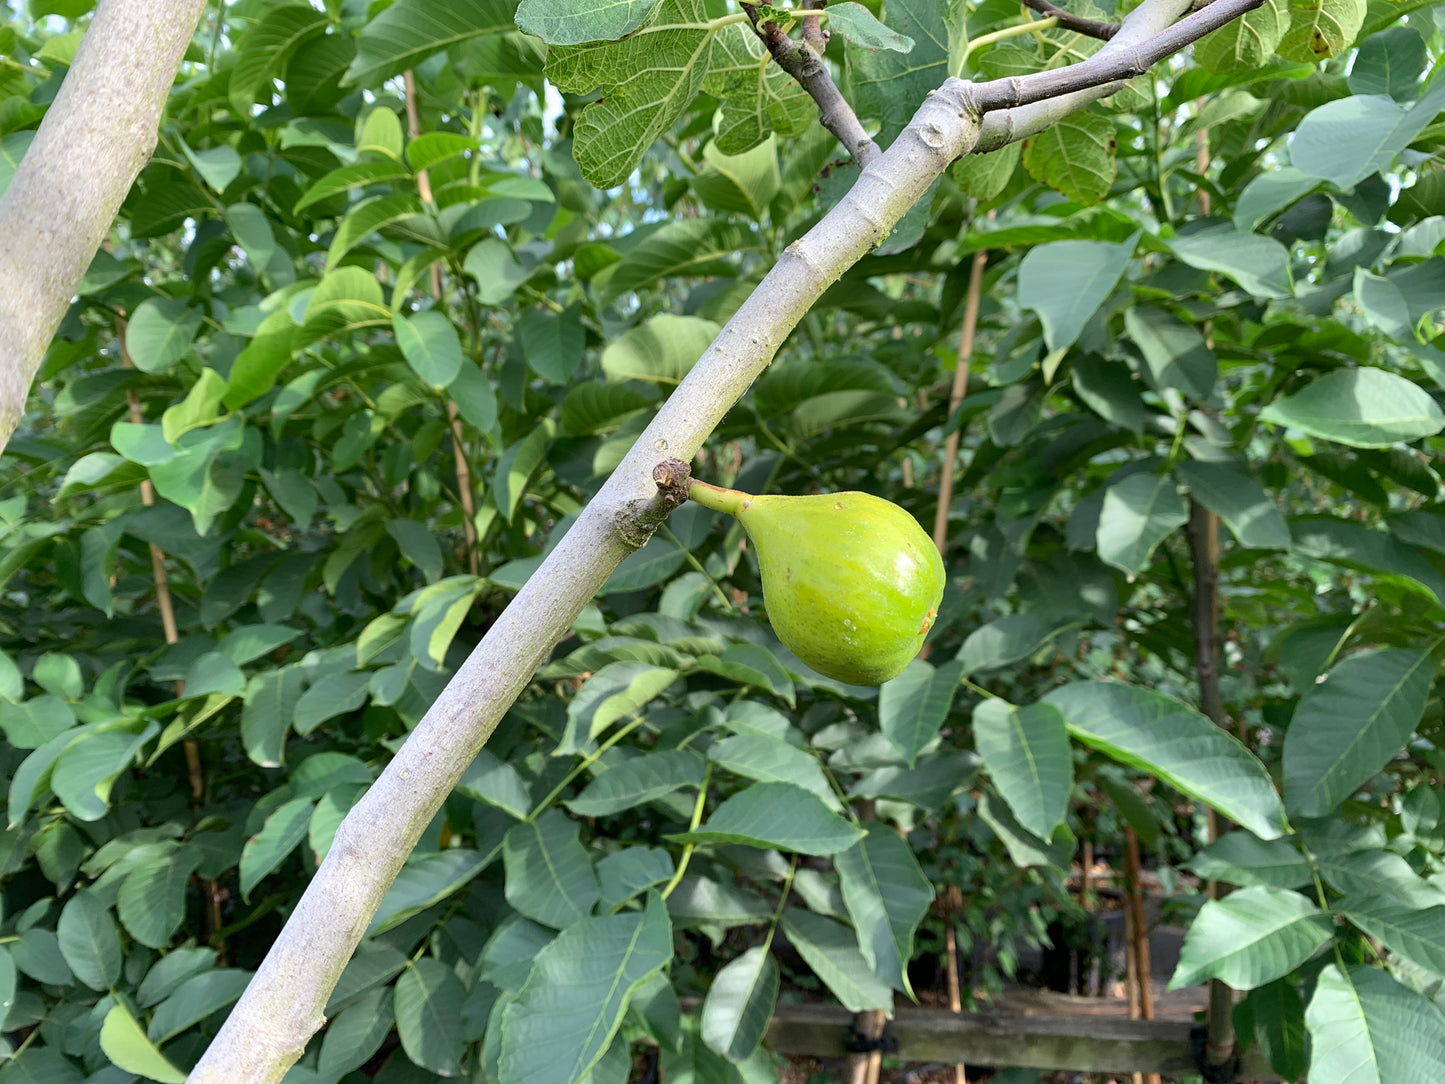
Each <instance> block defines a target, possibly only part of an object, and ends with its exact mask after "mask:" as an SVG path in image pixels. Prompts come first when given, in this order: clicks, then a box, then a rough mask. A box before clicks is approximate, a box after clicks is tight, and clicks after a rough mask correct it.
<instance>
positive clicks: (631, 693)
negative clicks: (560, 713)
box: [557, 661, 678, 754]
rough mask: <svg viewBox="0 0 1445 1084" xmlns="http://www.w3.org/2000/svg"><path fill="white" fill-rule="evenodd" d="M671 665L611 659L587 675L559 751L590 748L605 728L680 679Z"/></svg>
mask: <svg viewBox="0 0 1445 1084" xmlns="http://www.w3.org/2000/svg"><path fill="white" fill-rule="evenodd" d="M677 676H678V672H677V671H676V670H673V669H671V668H670V667H662V666H651V665H649V664H647V663H643V662H633V661H623V662H614V663H609V664H608V665H606V666H604V667H602V669H600V670H598V671H597V672H596V673H594V674H593V675H592V676H591V677H590V678H588V679H587V681H586V683H585V684H584V685H583V686H582V688H581V689H580V690H579V691H578V693H577V695H576V696H575V697H574V698H573V700H572V702H571V703H570V704H568V705H567V730H566V733H565V735H564V737H563V739H562V742H561V743H560V744H559V745H558V747H557V751H558V753H559V754H560V753H572V752H578V751H581V750H584V749H588V748H591V746H592V743H593V742H594V741H595V740H596V739H597V738H598V737H599V736H600V735H601V734H602V732H603V731H604V730H606V729H607V728H608V727H610V726H611V725H612V724H613V723H615V722H617V721H618V720H620V719H626V718H628V717H630V716H631V715H632V714H633V713H635V712H636V711H638V710H639V709H640V708H642V707H643V705H645V704H647V703H648V702H650V701H651V700H653V699H655V698H656V697H657V696H659V695H660V694H661V693H662V692H663V690H664V689H666V688H667V687H668V686H669V685H671V684H672V683H673V682H674V681H676V680H677Z"/></svg>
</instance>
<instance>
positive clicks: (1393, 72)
mask: <svg viewBox="0 0 1445 1084" xmlns="http://www.w3.org/2000/svg"><path fill="white" fill-rule="evenodd" d="M1427 61H1428V57H1427V55H1426V52H1425V42H1424V40H1423V39H1422V38H1421V37H1420V33H1419V31H1418V30H1416V29H1415V27H1414V26H1396V27H1392V28H1390V29H1389V30H1386V31H1384V32H1383V33H1380V34H1372V35H1370V36H1369V37H1366V38H1364V39H1363V40H1361V41H1360V43H1359V52H1358V53H1356V54H1355V62H1354V63H1353V64H1351V65H1350V90H1351V91H1352V92H1353V93H1355V94H1357V95H1364V94H1384V95H1388V96H1389V97H1391V98H1394V99H1395V100H1396V101H1399V102H1404V101H1409V100H1410V99H1411V98H1413V97H1414V96H1415V90H1416V87H1417V86H1418V84H1419V82H1420V73H1421V72H1423V71H1424V70H1425V64H1426V63H1427Z"/></svg>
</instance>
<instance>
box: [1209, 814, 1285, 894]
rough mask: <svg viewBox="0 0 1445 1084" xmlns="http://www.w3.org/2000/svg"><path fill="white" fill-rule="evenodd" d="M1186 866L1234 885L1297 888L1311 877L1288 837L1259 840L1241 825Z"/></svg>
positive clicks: (1210, 878) (1216, 879)
mask: <svg viewBox="0 0 1445 1084" xmlns="http://www.w3.org/2000/svg"><path fill="white" fill-rule="evenodd" d="M1189 868H1190V869H1192V870H1193V871H1194V872H1195V873H1197V874H1199V876H1201V877H1204V878H1206V879H1208V880H1213V881H1225V882H1227V883H1229V884H1234V885H1262V886H1265V887H1268V888H1299V887H1301V886H1302V885H1307V884H1309V883H1310V881H1311V879H1312V873H1311V869H1310V864H1309V860H1308V859H1307V858H1305V856H1304V855H1302V854H1300V852H1299V848H1298V847H1296V846H1295V844H1294V842H1293V841H1292V837H1288V836H1287V837H1284V838H1282V839H1271V840H1263V839H1260V838H1259V837H1258V836H1257V835H1255V834H1254V833H1253V832H1248V831H1245V830H1244V829H1242V828H1241V829H1237V830H1235V831H1233V832H1230V833H1228V834H1227V835H1223V836H1221V837H1220V838H1219V839H1217V840H1215V841H1214V842H1213V843H1211V844H1210V845H1209V846H1207V847H1205V848H1204V850H1202V851H1200V852H1199V853H1198V854H1196V855H1195V856H1194V857H1193V859H1191V860H1190V862H1189Z"/></svg>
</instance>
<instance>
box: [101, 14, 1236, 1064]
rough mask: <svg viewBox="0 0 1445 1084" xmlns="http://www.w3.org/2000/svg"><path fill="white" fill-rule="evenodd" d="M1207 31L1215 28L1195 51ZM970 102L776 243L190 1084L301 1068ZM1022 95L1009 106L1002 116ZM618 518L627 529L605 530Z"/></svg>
mask: <svg viewBox="0 0 1445 1084" xmlns="http://www.w3.org/2000/svg"><path fill="white" fill-rule="evenodd" d="M112 2H115V0H112ZM1189 2H1190V0H1144V2H1143V3H1142V4H1141V5H1140V6H1139V7H1138V8H1136V9H1135V10H1134V11H1133V12H1132V13H1131V14H1130V15H1129V17H1128V18H1127V19H1125V20H1124V23H1123V25H1122V26H1121V27H1120V30H1119V33H1118V34H1117V35H1116V36H1115V40H1114V41H1112V42H1110V43H1109V44H1108V45H1106V46H1105V47H1104V48H1103V49H1101V50H1100V51H1099V53H1098V54H1097V55H1096V56H1095V57H1094V58H1091V60H1089V61H1085V62H1084V64H1080V65H1077V66H1076V67H1077V68H1083V67H1085V65H1088V64H1092V63H1095V62H1096V61H1100V58H1103V60H1102V62H1101V63H1099V64H1096V65H1095V77H1096V78H1100V79H1107V78H1117V77H1116V76H1110V75H1109V74H1108V72H1109V71H1112V70H1113V69H1112V68H1110V67H1109V66H1108V65H1109V61H1110V57H1109V56H1108V55H1106V54H1109V53H1110V52H1111V51H1115V50H1116V46H1117V47H1118V48H1117V51H1118V52H1125V53H1127V56H1128V57H1129V58H1135V57H1137V56H1141V55H1145V54H1144V53H1143V52H1142V51H1141V50H1140V49H1139V48H1137V47H1136V46H1137V43H1138V42H1140V41H1142V40H1144V39H1146V38H1148V37H1149V35H1150V34H1155V33H1158V31H1159V30H1160V29H1163V28H1164V27H1167V26H1168V24H1169V23H1170V22H1171V21H1172V20H1173V19H1174V18H1176V17H1177V16H1179V15H1181V14H1183V12H1184V11H1185V10H1187V7H1188V4H1189ZM1227 3H1228V4H1232V5H1233V7H1234V10H1233V12H1232V14H1238V13H1239V12H1240V11H1243V10H1248V9H1249V8H1252V7H1255V6H1258V4H1259V3H1260V0H1249V2H1248V3H1247V4H1246V3H1244V2H1242V0H1217V4H1216V6H1219V7H1221V8H1222V7H1223V6H1224V5H1225V4H1227ZM1209 10H1210V11H1212V10H1213V8H1211V9H1209ZM1201 14H1207V12H1204V13H1201ZM1191 18H1192V17H1191ZM1185 21H1186V22H1188V20H1185ZM1221 21H1222V20H1221ZM1194 25H1195V26H1198V23H1195V24H1194ZM1214 25H1218V22H1216V23H1214V24H1212V25H1210V26H1209V27H1207V28H1206V29H1200V30H1198V31H1197V33H1195V35H1194V36H1196V37H1197V36H1199V35H1200V34H1203V33H1207V32H1208V30H1209V29H1213V27H1214ZM1171 40H1172V39H1171ZM1185 40H1186V41H1190V40H1193V37H1186V38H1185ZM1179 47H1180V46H1179V45H1173V46H1172V48H1170V49H1168V50H1167V51H1165V52H1163V53H1160V54H1159V55H1161V56H1163V55H1168V52H1172V51H1173V50H1174V49H1177V48H1179ZM1128 62H1129V63H1134V62H1135V61H1134V60H1133V59H1130V60H1129V61H1128ZM1074 70H1076V69H1069V71H1074ZM1046 74H1047V75H1049V76H1054V75H1055V74H1056V73H1053V72H1050V73H1046ZM1030 78H1032V77H1030ZM985 86H992V84H985ZM977 91H978V88H977V87H975V86H974V85H973V84H971V83H965V82H961V81H960V80H957V79H948V80H945V81H944V83H943V85H942V86H940V87H939V88H938V89H937V90H934V91H932V92H930V93H929V95H928V97H927V98H926V99H925V100H924V102H923V104H922V105H921V106H920V108H919V109H918V111H917V113H915V114H914V117H913V120H912V121H911V122H910V123H909V125H908V127H907V128H905V129H904V131H903V132H902V133H901V134H900V135H899V137H898V138H897V139H896V140H894V142H893V145H892V146H891V147H889V148H888V150H887V151H885V152H883V153H882V154H880V155H878V156H877V157H876V158H874V159H872V160H871V161H870V162H869V163H868V164H867V165H866V166H864V167H863V169H862V172H861V173H860V175H859V177H858V180H857V182H856V183H855V184H854V185H853V187H852V188H851V189H850V190H849V191H848V194H847V195H846V196H844V198H843V199H842V200H841V201H840V202H839V203H838V204H837V205H836V206H834V207H833V208H832V209H831V210H830V211H828V213H827V214H826V215H824V216H823V218H822V219H821V220H819V222H818V223H817V224H816V225H815V226H813V228H812V229H810V230H809V231H808V232H807V233H806V234H804V235H803V236H802V237H800V238H799V239H798V240H796V241H794V242H793V243H792V244H790V245H788V247H787V248H786V249H785V250H784V251H783V254H782V256H781V257H780V258H779V260H778V262H777V264H776V265H775V266H774V267H773V269H772V270H771V271H769V272H768V274H767V276H766V277H765V278H764V279H763V281H762V282H761V283H759V285H758V286H757V288H756V289H755V290H754V291H753V292H752V294H751V295H750V296H749V297H748V299H747V300H746V301H745V302H743V304H742V306H741V307H740V308H739V309H738V310H737V312H736V314H734V316H733V318H732V319H731V320H729V321H728V323H727V324H726V326H724V327H723V329H722V331H721V332H719V333H718V336H717V338H716V339H714V340H713V342H712V344H711V345H710V346H709V347H708V348H707V350H706V351H704V353H703V355H702V357H701V358H700V359H699V360H698V362H697V364H696V365H695V366H693V368H692V370H691V371H690V372H689V373H688V374H687V376H686V377H685V378H684V379H683V381H682V383H681V384H679V385H678V387H677V389H676V390H675V391H674V392H673V393H672V395H671V396H670V397H669V398H668V400H667V401H666V402H665V403H664V404H663V405H662V407H661V409H659V411H658V413H657V415H656V417H654V418H653V420H652V423H651V424H650V425H649V426H648V427H647V429H646V430H645V431H644V432H643V433H642V435H641V436H640V437H639V438H638V439H637V442H636V443H635V444H634V445H633V446H632V449H631V450H630V451H629V452H628V453H627V456H626V457H625V458H624V459H623V461H622V462H621V464H619V465H618V467H617V469H616V470H614V471H613V472H612V475H611V476H610V477H609V478H608V479H607V481H606V482H605V483H604V484H603V486H602V488H601V489H600V490H599V491H598V493H597V495H596V496H594V497H593V498H592V500H591V501H590V502H588V504H587V506H586V507H585V508H584V509H583V510H582V512H581V514H580V515H579V516H578V517H577V520H576V521H575V522H574V523H573V525H572V528H571V529H570V530H569V531H568V532H567V533H566V535H564V536H563V538H562V539H561V541H560V542H558V544H557V545H556V547H555V548H554V549H553V550H552V551H551V553H549V554H548V555H547V557H546V559H545V560H544V561H543V562H542V565H541V567H539V568H538V569H537V571H536V572H535V573H533V575H532V577H531V578H530V579H529V580H528V581H527V583H526V584H525V585H524V586H523V587H522V589H521V591H519V592H518V594H517V596H516V598H514V599H513V600H512V604H511V605H510V606H508V607H507V608H506V609H505V610H504V611H503V612H502V613H501V615H500V616H499V617H498V618H497V620H496V621H495V622H494V623H493V625H492V627H491V628H490V629H489V630H488V631H487V634H486V636H485V637H483V639H482V642H481V643H479V644H478V645H477V647H476V648H475V650H473V652H472V654H471V656H470V657H469V658H468V659H467V660H466V662H465V663H463V664H462V666H461V669H459V670H458V671H457V673H456V674H455V675H454V676H453V678H452V680H451V681H450V682H449V683H448V684H447V686H446V688H445V689H443V690H442V692H441V693H440V695H439V696H438V697H437V699H436V701H435V702H434V703H433V704H432V706H431V708H430V709H429V710H428V711H427V713H426V716H425V717H424V718H423V719H422V721H421V722H420V723H419V724H418V725H417V727H416V729H415V730H413V731H412V733H411V736H410V737H408V739H407V741H406V743H405V744H404V745H403V746H402V747H401V749H400V750H398V751H397V754H396V756H395V757H394V758H393V759H392V761H391V763H390V764H388V765H387V767H386V769H385V770H384V771H383V772H382V773H381V776H380V778H378V779H377V781H376V782H375V783H374V784H373V785H372V786H371V788H370V790H368V791H367V792H366V794H365V795H363V796H362V798H361V799H360V801H358V802H357V803H356V805H355V806H353V807H352V809H351V812H350V813H348V814H347V816H346V819H345V820H344V821H342V823H341V825H340V827H339V828H338V829H337V832H336V838H335V842H334V843H333V844H332V847H331V850H330V852H328V854H327V856H326V858H325V860H324V861H323V862H322V863H321V866H320V868H318V869H317V871H316V874H315V876H314V877H313V878H312V880H311V883H310V885H308V886H307V889H306V892H305V894H304V895H303V896H302V897H301V899H300V901H299V902H298V903H297V905H296V907H295V909H294V910H293V911H292V913H291V916H290V918H289V919H288V921H287V923H286V925H285V927H284V928H283V929H282V931H281V933H280V935H279V936H278V937H277V939H276V941H275V943H274V944H273V945H272V946H271V950H270V952H269V953H268V954H267V955H266V958H265V960H263V961H262V963H261V966H260V968H259V969H258V970H257V972H256V974H255V976H254V977H253V978H252V980H251V984H250V985H249V986H248V987H247V988H246V991H245V993H244V994H242V996H241V999H240V1001H238V1002H237V1003H236V1006H235V1008H234V1009H233V1010H232V1012H231V1015H230V1017H229V1018H228V1019H227V1020H226V1023H225V1024H224V1025H223V1026H222V1028H221V1031H220V1033H219V1034H217V1036H216V1038H215V1039H214V1040H213V1041H212V1043H211V1045H210V1047H209V1048H208V1049H207V1050H206V1052H205V1054H204V1055H203V1056H202V1058H201V1060H200V1062H199V1063H198V1064H197V1065H196V1067H195V1069H194V1070H192V1072H191V1075H190V1077H189V1078H188V1079H189V1081H190V1084H222V1082H226V1084H276V1082H277V1081H279V1080H280V1079H281V1077H282V1076H283V1075H284V1074H285V1072H286V1070H287V1068H289V1067H290V1066H291V1065H292V1064H293V1063H294V1062H295V1061H296V1059H297V1058H299V1057H300V1056H301V1053H302V1051H303V1050H304V1049H305V1047H306V1044H307V1042H308V1041H309V1040H310V1038H311V1036H312V1035H313V1034H314V1033H315V1032H316V1031H317V1030H318V1029H319V1028H320V1027H321V1025H322V1024H323V1023H324V1022H325V1019H324V1016H323V1010H324V1008H325V1005H326V1001H327V998H328V996H329V994H330V992H331V989H332V987H333V986H335V984H336V980H337V978H338V977H339V976H340V974H341V971H342V968H343V967H344V966H345V964H346V961H347V959H348V958H349V957H350V956H351V953H352V952H353V951H354V950H355V948H356V946H357V944H358V943H359V942H360V940H361V938H362V937H363V936H364V935H365V933H366V929H367V927H368V925H369V924H370V922H371V917H372V915H373V914H374V913H375V912H376V908H377V907H378V905H379V904H380V903H381V900H382V897H383V896H384V895H385V894H386V891H387V889H388V888H389V887H390V886H391V883H392V881H393V879H394V878H395V877H396V875H397V872H398V871H399V870H400V869H401V867H402V865H403V863H404V862H405V861H406V858H407V856H408V854H409V853H410V852H411V850H412V848H413V847H414V846H415V845H416V842H417V840H418V839H420V838H421V834H422V832H423V831H424V830H425V829H426V826H427V825H428V824H429V823H430V822H431V820H432V818H433V816H434V815H435V814H436V812H437V810H438V809H440V808H441V805H442V803H443V801H445V799H446V796H447V794H448V793H449V792H450V791H451V789H452V787H454V786H455V785H456V782H457V780H458V779H460V778H461V775H462V773H463V772H464V771H465V770H466V768H467V766H468V765H469V764H471V762H472V760H473V759H474V758H475V757H476V754H477V751H478V750H479V749H480V748H481V747H482V745H483V744H484V743H485V742H486V740H487V738H489V737H490V736H491V734H492V731H493V730H494V729H496V726H497V724H498V722H499V721H500V720H501V718H502V715H503V714H504V713H505V712H506V711H507V709H508V708H509V707H510V706H511V705H512V702H513V701H514V700H515V699H516V698H517V696H518V695H519V694H520V693H521V691H522V690H523V689H524V688H526V686H527V683H528V682H529V681H530V680H531V677H532V674H533V672H534V671H535V670H536V669H537V667H538V666H539V665H541V663H542V662H543V661H544V660H545V659H546V658H547V656H548V654H549V653H550V652H551V650H552V647H553V646H554V645H555V644H556V643H557V642H558V641H559V640H560V639H562V637H563V636H565V635H566V634H567V632H568V630H569V629H570V628H571V626H572V624H573V622H574V621H575V620H576V619H577V616H578V615H579V614H580V613H581V611H582V608H583V606H584V605H586V603H587V602H588V600H590V599H591V598H592V597H593V596H594V595H596V593H597V592H598V591H599V590H600V589H601V588H602V586H603V584H605V583H606V582H607V578H608V577H609V576H610V575H611V574H612V572H613V571H614V570H615V569H616V568H617V566H618V565H619V564H620V563H621V562H622V560H623V558H624V557H626V556H627V555H628V554H629V553H630V552H632V543H633V542H634V541H635V540H636V538H638V537H640V533H639V531H640V530H645V529H646V525H647V523H646V519H650V518H651V517H650V516H648V517H645V518H644V517H641V516H639V515H638V513H639V506H638V504H637V503H635V502H638V501H641V502H643V505H644V506H646V505H647V504H648V502H649V501H650V500H654V499H656V498H657V486H656V484H655V482H654V479H653V470H654V468H655V467H656V466H657V465H658V457H659V454H663V455H670V456H676V457H677V458H678V459H679V460H682V461H684V462H686V461H688V460H691V458H692V457H693V455H695V454H696V452H697V451H698V449H699V448H700V447H701V446H702V442H703V441H704V440H705V439H707V437H708V436H709V435H710V434H711V433H712V431H713V429H714V428H715V427H716V426H717V425H718V424H719V423H720V422H721V421H722V419H723V416H724V415H725V414H726V413H727V411H728V410H729V409H730V408H731V407H732V406H733V404H734V403H736V402H737V400H738V399H739V398H740V397H741V396H742V394H743V393H744V392H745V391H746V390H747V389H748V387H749V386H750V385H751V384H752V382H753V381H754V380H755V379H756V378H757V377H758V375H759V374H760V373H761V372H762V371H763V370H764V369H765V368H766V367H767V365H768V363H769V362H770V361H771V360H772V357H773V355H774V354H775V353H776V352H777V350H778V348H779V347H780V346H781V345H782V343H783V341H784V340H785V339H786V338H787V336H788V335H789V334H790V333H791V332H792V330H793V328H794V327H796V326H797V324H798V322H799V321H800V320H801V319H802V318H803V316H804V315H805V314H806V313H807V312H808V310H809V309H810V308H811V307H812V306H813V305H814V304H815V303H816V302H817V300H818V299H819V298H820V297H821V296H822V294H823V292H824V291H825V290H826V289H827V288H828V287H829V286H831V285H832V284H833V283H834V282H836V281H837V280H838V278H839V277H840V276H841V275H842V274H843V272H844V271H846V270H847V269H848V268H849V267H851V266H852V265H853V264H854V263H856V262H857V261H858V260H860V259H861V258H862V257H863V256H864V255H866V254H867V253H868V252H870V251H871V250H872V249H873V247H874V246H875V245H877V244H878V243H879V242H881V241H882V240H883V239H884V238H886V237H887V236H888V234H889V231H890V230H891V229H892V228H893V226H894V224H895V223H896V222H897V221H898V220H899V219H900V218H902V217H903V215H904V214H905V213H906V212H907V211H908V210H909V208H911V207H912V206H913V205H914V203H916V202H917V201H918V200H919V198H921V197H922V196H923V194H924V193H925V192H927V191H928V189H929V187H930V186H931V185H932V184H933V182H934V181H935V180H936V179H937V178H938V176H939V175H940V174H941V173H942V172H943V171H944V169H946V168H947V167H948V165H949V164H950V163H951V162H953V160H954V159H956V158H958V157H959V156H961V155H963V154H966V153H968V152H969V151H970V150H972V149H973V148H974V146H975V144H976V142H977V140H978V138H979V133H980V120H979V105H978V101H979V99H978V94H977ZM1103 92H1104V91H1102V90H1100V89H1098V88H1094V89H1092V90H1090V91H1089V93H1091V94H1094V95H1095V96H1098V95H1099V94H1101V93H1103ZM1023 97H1024V95H1021V94H1020V93H1018V92H1013V93H1012V96H1011V98H1010V100H1011V101H1015V100H1023ZM1028 100H1030V101H1036V100H1037V99H1036V98H1029V99H1028ZM1085 100H1089V99H1087V98H1085ZM1010 112H1012V113H1015V114H1017V115H1018V116H1019V117H1020V118H1022V119H1023V120H1024V121H1025V122H1028V121H1029V120H1030V119H1031V118H1033V119H1036V117H1034V115H1033V114H1029V113H1027V112H1024V111H1023V110H1017V109H1016V110H1011V111H1010ZM653 507H654V509H655V506H653ZM629 520H631V521H632V524H631V527H629V528H628V529H619V523H627V522H628V521H629ZM639 521H640V522H639ZM632 527H635V528H637V529H632Z"/></svg>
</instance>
